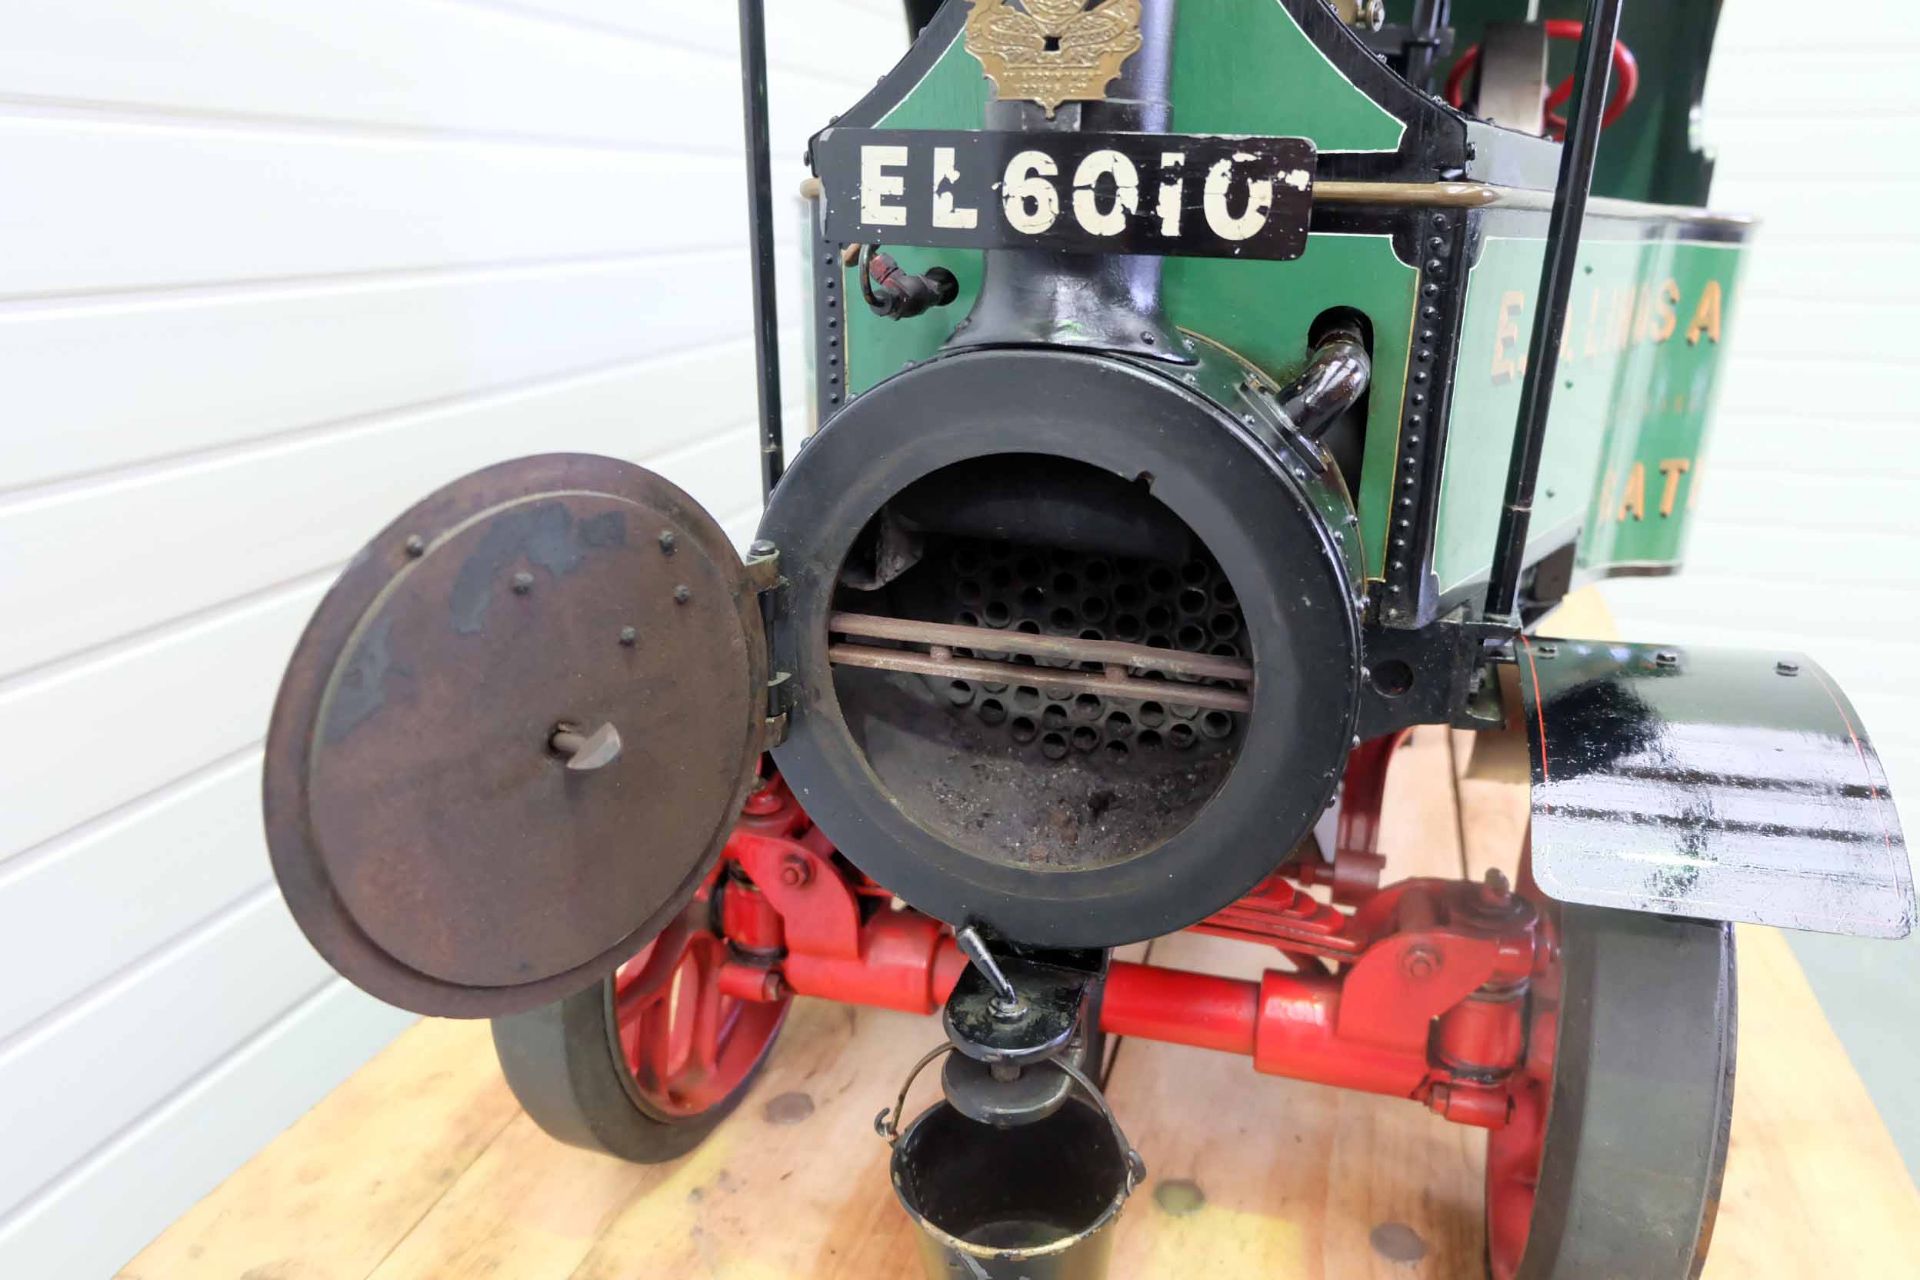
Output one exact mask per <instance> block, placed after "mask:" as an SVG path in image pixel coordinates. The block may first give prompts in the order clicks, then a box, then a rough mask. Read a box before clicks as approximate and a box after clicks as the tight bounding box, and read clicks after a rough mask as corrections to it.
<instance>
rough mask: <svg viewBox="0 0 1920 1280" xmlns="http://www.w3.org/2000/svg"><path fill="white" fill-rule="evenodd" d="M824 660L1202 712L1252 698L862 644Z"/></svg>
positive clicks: (830, 650)
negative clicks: (1163, 705)
mask: <svg viewBox="0 0 1920 1280" xmlns="http://www.w3.org/2000/svg"><path fill="white" fill-rule="evenodd" d="M827 661H828V662H830V663H832V664H833V665H835V666H840V667H867V668H870V669H872V670H875V671H904V672H908V673H909V674H912V675H920V676H944V677H946V678H947V679H949V680H973V681H978V682H979V683H981V684H1033V685H1045V686H1047V687H1049V688H1058V689H1065V690H1067V691H1068V692H1070V693H1093V694H1098V695H1100V696H1101V697H1105V698H1130V699H1132V700H1134V701H1136V702H1167V703H1172V704H1173V705H1174V706H1177V707H1199V708H1200V709H1201V710H1203V711H1241V712H1245V711H1251V710H1253V698H1252V697H1251V696H1249V695H1247V694H1244V693H1241V692H1240V691H1239V690H1237V689H1215V688H1210V687H1208V686H1206V685H1200V684H1168V683H1167V682H1165V681H1161V680H1140V679H1136V678H1135V677H1132V676H1129V675H1126V674H1124V673H1121V674H1118V675H1104V676H1096V675H1092V674H1090V673H1088V672H1084V671H1063V670H1059V669H1056V668H1053V667H1015V666H1010V665H1008V664H1007V663H1004V662H979V661H974V660H972V659H969V658H942V657H939V656H936V655H934V654H929V653H914V652H913V651H912V650H909V649H875V648H872V647H870V646H867V645H857V644H830V645H828V646H827Z"/></svg>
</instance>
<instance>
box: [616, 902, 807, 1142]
mask: <svg viewBox="0 0 1920 1280" xmlns="http://www.w3.org/2000/svg"><path fill="white" fill-rule="evenodd" d="M711 918H712V916H711V912H710V904H709V903H707V902H705V901H701V902H696V903H695V904H694V906H692V907H690V908H689V909H688V910H687V912H686V914H684V915H682V916H681V917H680V919H679V920H676V921H675V922H674V923H673V924H672V925H670V926H669V927H668V929H667V931H666V932H665V933H662V934H661V935H660V937H659V939H658V940H656V941H655V942H654V944H653V945H652V946H651V947H650V948H649V949H648V950H647V951H644V952H642V953H641V954H640V955H638V956H636V957H635V958H634V959H633V960H632V961H629V962H628V963H627V964H626V965H625V966H623V967H622V968H621V971H620V973H619V976H618V977H617V979H616V981H615V984H614V997H613V1015H614V1022H615V1027H616V1029H617V1036H618V1040H619V1043H620V1049H621V1051H622V1053H623V1054H624V1056H625V1059H626V1062H627V1066H628V1068H629V1070H631V1071H632V1073H633V1079H634V1084H635V1085H636V1086H637V1087H638V1089H639V1090H640V1093H641V1095H642V1096H643V1097H644V1098H645V1099H646V1101H647V1103H648V1105H649V1106H651V1107H653V1108H655V1109H657V1110H658V1111H660V1112H662V1113H664V1114H666V1115H669V1116H695V1115H698V1114H700V1113H701V1112H703V1111H706V1110H708V1109H710V1108H712V1107H714V1106H716V1105H718V1104H719V1103H720V1102H722V1101H723V1100H725V1099H726V1098H727V1096H728V1095H729V1094H731V1093H732V1092H733V1091H734V1090H736V1089H738V1088H739V1087H740V1085H741V1084H742V1083H743V1082H744V1081H745V1080H746V1078H747V1077H748V1075H749V1074H751V1073H752V1071H753V1068H754V1066H755V1064H756V1063H758V1062H759V1060H760V1058H761V1056H762V1054H764V1052H765V1051H766V1047H767V1045H768V1044H769V1043H770V1042H771V1041H772V1039H773V1037H774V1034H775V1033H776V1032H777V1031H778V1030H779V1028H780V1021H781V1018H782V1017H783V1016H784V1014H785V1012H786V1003H785V1001H780V1002H777V1003H757V1002H743V1001H738V1000H734V999H732V998H731V997H728V996H726V995H724V994H723V993H722V992H721V990H720V968H721V966H722V965H723V964H724V963H725V962H726V960H727V956H728V950H727V944H726V943H725V941H723V940H722V939H721V938H719V937H718V936H716V935H715V934H714V933H713V932H712V931H711V928H710V926H709V924H708V921H709V920H710V919H711Z"/></svg>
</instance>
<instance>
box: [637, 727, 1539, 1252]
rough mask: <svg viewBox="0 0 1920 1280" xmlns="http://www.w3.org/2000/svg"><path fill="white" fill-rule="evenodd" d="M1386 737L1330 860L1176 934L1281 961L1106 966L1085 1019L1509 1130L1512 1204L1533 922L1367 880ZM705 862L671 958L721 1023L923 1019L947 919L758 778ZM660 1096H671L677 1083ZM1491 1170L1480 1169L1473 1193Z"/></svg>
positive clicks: (1437, 887) (669, 1040) (1528, 1072)
mask: <svg viewBox="0 0 1920 1280" xmlns="http://www.w3.org/2000/svg"><path fill="white" fill-rule="evenodd" d="M1398 743H1399V738H1398V737H1391V738H1385V739H1381V740H1379V741H1377V742H1374V743H1369V744H1367V745H1365V746H1363V747H1361V748H1359V749H1357V750H1356V751H1355V752H1354V755H1353V759H1352V761H1351V762H1350V764H1349V768H1348V772H1347V779H1346V786H1345V789H1344V793H1343V808H1344V812H1343V814H1342V817H1341V820H1340V823H1339V840H1338V845H1337V848H1336V850H1335V856H1334V858H1333V860H1332V864H1331V866H1330V867H1329V866H1326V865H1323V864H1318V863H1316V862H1314V861H1306V862H1305V863H1304V865H1299V866H1295V865H1288V866H1285V867H1283V868H1282V869H1281V870H1280V871H1279V872H1276V873H1275V874H1274V875H1273V876H1271V877H1269V878H1268V879H1267V880H1266V881H1265V882H1263V883H1262V884H1261V885H1260V886H1259V887H1258V888H1257V889H1255V890H1254V892H1252V893H1251V894H1249V895H1247V896H1246V897H1245V898H1243V899H1241V900H1240V901H1239V902H1237V903H1235V904H1233V905H1232V906H1231V907H1228V908H1227V909H1225V910H1223V911H1221V912H1219V913H1218V914H1216V915H1215V916H1213V917H1211V918H1209V919H1208V920H1206V921H1203V922H1202V923H1201V924H1199V925H1196V926H1194V927H1195V929H1196V930H1198V931H1201V932H1206V933H1211V934H1216V935H1220V936H1226V937H1232V938H1238V939H1243V940H1246V941H1254V942H1260V943H1263V944H1266V945H1268V946H1272V947H1274V948H1276V949H1277V950H1279V951H1280V952H1281V953H1283V954H1284V955H1285V956H1287V957H1288V958H1289V960H1290V961H1291V962H1292V963H1291V967H1290V968H1289V969H1284V970H1283V969H1271V970H1268V971H1267V972H1266V973H1265V974H1264V975H1263V976H1262V977H1261V979H1260V980H1259V981H1258V982H1253V981H1243V980H1236V979H1231V978H1220V977H1214V976H1210V975H1207V974H1199V973H1188V972H1183V971H1180V970H1175V969H1168V968H1163V967H1158V966H1151V965H1138V964H1129V963H1125V962H1116V963H1114V964H1113V965H1112V967H1111V970H1110V972H1109V974H1108V978H1107V982H1106V988H1105V994H1104V997H1103V1000H1102V1006H1101V1025H1102V1026H1103V1028H1104V1029H1105V1030H1107V1031H1108V1032H1110V1033H1111V1034H1114V1035H1120V1036H1137V1037H1141V1038H1144V1039H1152V1040H1163V1041H1167V1042H1169V1043H1175V1044H1187V1045H1195V1046H1198V1047H1201V1048H1206V1049H1214V1050H1217V1051H1220V1052H1225V1053H1239V1054H1243V1055H1245V1056H1247V1057H1249V1058H1251V1059H1252V1060H1253V1066H1254V1069H1255V1070H1258V1071H1261V1072H1264V1073H1267V1074H1270V1075H1280V1076H1289V1077H1292V1078H1294V1079H1299V1080H1311V1081H1316V1082H1318V1083H1322V1084H1330V1085H1336V1086H1340V1087H1344V1088H1350V1089H1360V1090H1364V1091H1366V1092H1370V1093H1381V1094H1390V1095H1394V1096H1398V1097H1405V1098H1410V1099H1413V1100H1415V1101H1419V1102H1422V1103H1424V1104H1425V1105H1426V1106H1428V1107H1429V1108H1431V1109H1432V1110H1433V1111H1435V1112H1436V1113H1437V1114H1440V1115H1442V1116H1445V1117H1446V1118H1448V1119H1450V1120H1453V1121H1456V1122H1458V1123H1461V1124H1469V1125H1476V1126H1479V1127H1483V1128H1488V1129H1496V1130H1498V1129H1503V1128H1507V1127H1509V1126H1510V1125H1511V1126H1512V1127H1513V1128H1514V1132H1513V1133H1512V1134H1511V1135H1506V1136H1504V1137H1503V1139H1502V1141H1501V1143H1500V1146H1499V1152H1500V1154H1501V1156H1502V1157H1503V1163H1501V1165H1500V1168H1501V1170H1502V1180H1501V1182H1500V1184H1499V1194H1500V1195H1501V1196H1502V1197H1503V1201H1502V1203H1503V1204H1505V1203H1506V1202H1507V1201H1513V1212H1515V1213H1517V1212H1519V1204H1518V1201H1517V1199H1515V1197H1516V1196H1517V1192H1516V1191H1514V1190H1513V1186H1512V1185H1510V1184H1513V1181H1514V1180H1513V1178H1512V1177H1509V1176H1506V1169H1507V1165H1508V1164H1511V1165H1512V1166H1514V1167H1516V1168H1517V1167H1519V1166H1521V1165H1524V1164H1525V1163H1526V1159H1527V1154H1528V1153H1529V1152H1531V1153H1533V1154H1534V1156H1535V1159H1534V1166H1535V1167H1537V1163H1538V1161H1537V1150H1538V1140H1537V1139H1538V1135H1537V1134H1536V1133H1534V1132H1533V1130H1532V1128H1531V1127H1530V1126H1534V1124H1535V1122H1536V1120H1537V1117H1536V1116H1535V1115H1534V1114H1533V1113H1532V1112H1531V1111H1528V1110H1527V1108H1528V1107H1532V1106H1534V1105H1535V1101H1536V1094H1537V1093H1538V1089H1539V1084H1540V1080H1541V1079H1542V1077H1539V1076H1538V1075H1537V1074H1536V1072H1535V1068H1536V1067H1537V1066H1538V1064H1537V1063H1523V1057H1524V1056H1525V1053H1526V1025H1525V1010H1526V1008H1527V1000H1526V996H1527V992H1528V989H1529V984H1530V983H1531V982H1532V981H1533V980H1534V977H1535V969H1536V967H1537V960H1538V957H1537V955H1536V946H1535V918H1536V917H1535V913H1534V910H1533V908H1532V907H1531V906H1530V905H1528V903H1527V902H1526V901H1525V900H1524V899H1522V898H1520V897H1518V896H1516V895H1514V894H1512V893H1510V892H1509V891H1508V889H1507V886H1506V884H1505V881H1504V880H1501V879H1499V878H1498V877H1497V876H1496V877H1494V878H1491V879H1490V880H1489V882H1488V883H1486V884H1484V885H1474V884H1468V883H1464V882H1460V881H1453V880H1438V879H1421V880H1408V881H1402V882H1400V883H1398V884H1394V885H1391V886H1388V887H1387V888H1385V889H1381V888H1379V887H1378V877H1379V866H1380V858H1379V854H1378V851H1377V849H1376V848H1375V843H1376V840H1377V838H1378V832H1379V806H1380V797H1381V794H1382V792H1383V790H1384V785H1385V777H1386V769H1387V765H1388V762H1389V761H1390V759H1391V757H1392V753H1393V749H1394V748H1395V747H1396V746H1397V745H1398ZM1343 862H1344V863H1345V867H1344V868H1343V866H1342V864H1343ZM723 868H724V870H723V872H722V873H721V874H720V875H719V876H718V877H717V878H716V882H715V883H716V889H715V892H714V895H713V896H714V897H715V898H716V899H717V903H718V909H717V911H710V914H709V918H710V919H715V920H716V921H717V924H718V926H719V928H720V930H721V934H720V935H719V936H716V935H714V934H708V935H706V936H707V937H708V938H709V939H710V940H711V942H712V943H713V944H721V938H722V937H724V939H725V944H726V945H720V950H721V951H724V952H725V954H724V955H720V954H719V953H718V952H714V951H713V950H712V948H711V947H707V948H703V947H702V946H701V945H700V944H698V943H695V942H689V943H688V944H685V954H686V955H688V956H691V957H696V959H692V960H687V961H683V965H692V966H694V967H693V970H692V971H693V972H694V973H695V974H696V975H697V978H698V980H699V981H701V982H704V983H705V984H706V986H703V987H700V988H699V990H701V991H705V990H706V989H707V987H711V989H712V991H713V993H714V995H713V998H717V999H719V1000H722V1001H731V1002H733V1005H734V1006H735V1008H736V1014H735V1016H736V1017H737V1016H738V1013H737V1010H738V1009H739V1008H745V1007H757V1008H759V1009H761V1010H768V1011H774V1012H775V1013H776V1015H777V1010H778V1009H779V1008H780V1003H781V1002H782V1001H784V1000H785V999H786V997H787V996H788V995H789V994H799V995H811V996H818V997H821V998H824V999H830V1000H838V1001H841V1002H844V1003H848V1004H859V1005H872V1006H877V1007H881V1008H888V1009H899V1010H904V1011H907V1012H913V1013H923V1014H927V1013H932V1012H934V1011H935V1010H937V1009H938V1008H939V1007H940V1006H941V1004H942V1003H943V1002H944V1000H945V999H946V996H947V993H948V992H949V991H950V990H952V987H953V984H954V982H955V980H956V979H957V978H958V976H959V974H960V971H961V970H962V968H963V967H964V966H965V960H964V958H963V957H962V956H961V955H960V953H959V950H958V948H957V947H956V946H955V945H954V942H953V939H952V935H951V932H950V930H948V929H947V927H946V926H944V925H942V924H940V923H939V922H938V921H935V920H932V919H930V918H928V917H926V916H923V915H921V914H919V913H918V912H915V911H912V910H909V909H906V908H904V907H902V906H901V905H900V904H899V903H897V902H896V901H895V900H894V899H893V898H892V896H891V895H890V894H888V893H887V892H886V890H885V889H883V888H881V887H880V886H878V885H875V884H873V883H872V882H870V881H867V880H865V879H864V878H863V877H861V876H860V875H859V874H858V873H857V872H855V871H854V870H853V869H852V868H851V867H849V866H848V865H846V864H845V863H844V862H843V861H841V860H840V859H839V858H838V856H837V855H836V854H835V853H834V851H833V848H832V846H831V845H830V844H829V843H828V842H827V841H826V839H825V837H824V836H823V835H822V834H821V833H820V832H819V831H818V830H817V829H815V828H813V827H812V825H811V824H810V823H809V822H808V820H807V818H806V815H805V814H804V813H803V812H802V811H801V809H800V806H799V805H798V803H797V802H796V801H795V800H794V798H793V796H792V795H791V794H790V793H789V792H788V791H787V789H786V787H785V785H784V783H782V782H781V781H780V780H779V779H778V778H772V779H770V780H769V781H768V782H767V783H766V784H765V785H763V786H762V787H761V788H760V789H759V790H757V791H756V792H755V793H754V795H753V796H752V797H751V798H750V799H749V801H748V804H747V808H746V812H745V813H744V814H743V815H742V818H741V821H740V824H739V826H738V828H737V829H736V830H735V832H734V834H733V837H732V839H731V840H729V842H728V844H727V848H726V856H725V861H724V863H723ZM1301 881H1312V882H1314V883H1321V884H1326V885H1329V886H1330V887H1331V888H1332V889H1333V891H1334V894H1335V896H1336V897H1337V898H1338V899H1339V900H1341V901H1343V902H1347V903H1351V904H1353V905H1352V906H1351V909H1350V910H1341V909H1338V908H1336V907H1334V906H1332V905H1330V904H1328V903H1327V902H1324V901H1321V900H1320V899H1318V898H1316V897H1314V896H1313V895H1312V894H1311V893H1309V892H1307V891H1306V890H1305V889H1304V888H1302V887H1301V885H1300V883H1299V882H1301ZM656 945H658V944H656ZM714 956H717V957H718V958H717V959H716V958H713V957H714ZM630 967H631V966H630ZM642 967H643V968H646V969H651V968H652V967H653V966H652V965H651V964H650V963H649V964H647V965H645V966H642ZM655 998H656V999H657V997H655ZM624 999H625V997H624V996H623V1000H624ZM695 1007H696V1008H698V1007H700V1005H699V1002H698V1001H696V1002H695ZM754 1025H756V1026H757V1025H758V1024H754ZM692 1026H693V1028H694V1029H695V1032H696V1033H697V1032H698V1031H700V1030H701V1029H703V1028H704V1026H705V1024H703V1023H702V1022H701V1021H700V1020H699V1017H698V1016H695V1017H693V1019H692ZM653 1034H654V1035H655V1037H656V1043H657V1048H656V1051H655V1056H656V1057H657V1058H659V1059H660V1060H661V1061H662V1062H664V1063H666V1064H667V1065H666V1067H661V1066H655V1067H654V1068H652V1069H653V1072H654V1074H655V1075H656V1076H660V1077H662V1078H666V1079H669V1080H671V1079H673V1078H674V1077H673V1075H672V1071H671V1069H670V1068H671V1065H672V1063H673V1062H675V1061H678V1059H677V1058H675V1056H674V1055H675V1054H680V1055H681V1056H682V1057H684V1056H685V1052H684V1051H682V1050H681V1048H680V1042H679V1040H676V1039H674V1038H673V1037H672V1036H667V1035H665V1034H664V1033H662V1032H659V1031H657V1030H656V1031H655V1032H654V1033H653ZM690 1034H691V1033H690ZM692 1038H693V1039H694V1040H695V1041H698V1039H699V1037H698V1035H697V1034H693V1035H692ZM693 1056H694V1057H695V1058H696V1059H697V1058H698V1056H699V1055H698V1054H697V1053H696V1054H694V1055H693ZM720 1057H721V1058H724V1054H722V1055H720ZM1547 1069H1548V1071H1549V1074H1550V1070H1551V1067H1550V1064H1548V1068H1547ZM667 1093H668V1095H669V1096H670V1097H682V1096H688V1095H687V1089H686V1087H685V1086H681V1087H679V1091H678V1092H676V1091H675V1089H674V1088H668V1089H667ZM700 1096H707V1095H704V1094H703V1095H700ZM1516 1122H1517V1123H1516ZM1493 1177H1494V1169H1493V1168H1492V1167H1491V1166H1490V1168H1489V1179H1490V1184H1489V1185H1490V1190H1491V1188H1492V1186H1493V1183H1492V1181H1491V1180H1492V1179H1493ZM1529 1196H1530V1192H1529ZM1530 1206H1531V1202H1530V1199H1529V1200H1528V1202H1527V1206H1526V1207H1527V1208H1529V1209H1530ZM1510 1217H1511V1214H1506V1215H1504V1216H1497V1218H1496V1219H1495V1220H1494V1225H1495V1227H1496V1228H1497V1229H1498V1230H1501V1231H1506V1232H1509V1233H1510V1232H1511V1230H1512V1228H1511V1225H1510ZM1496 1256H1497V1255H1496ZM1516 1256H1517V1255H1516Z"/></svg>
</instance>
